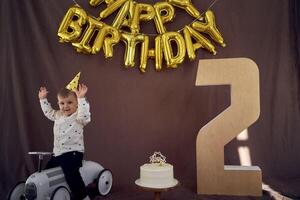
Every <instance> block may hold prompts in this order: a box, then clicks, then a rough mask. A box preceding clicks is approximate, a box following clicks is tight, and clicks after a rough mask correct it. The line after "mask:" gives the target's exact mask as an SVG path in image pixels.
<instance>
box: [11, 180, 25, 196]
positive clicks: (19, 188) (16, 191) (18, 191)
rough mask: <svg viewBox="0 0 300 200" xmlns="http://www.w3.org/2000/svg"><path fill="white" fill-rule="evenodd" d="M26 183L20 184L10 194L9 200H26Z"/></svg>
mask: <svg viewBox="0 0 300 200" xmlns="http://www.w3.org/2000/svg"><path fill="white" fill-rule="evenodd" d="M24 188H25V182H24V181H21V182H18V183H17V184H16V185H15V186H14V187H13V188H12V189H11V190H10V192H9V195H8V198H7V199H8V200H25V196H24Z"/></svg>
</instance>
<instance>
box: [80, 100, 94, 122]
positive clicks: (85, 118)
mask: <svg viewBox="0 0 300 200" xmlns="http://www.w3.org/2000/svg"><path fill="white" fill-rule="evenodd" d="M77 111H78V114H77V120H78V122H79V123H81V124H82V125H84V126H85V125H87V124H88V123H89V122H90V121H91V113H90V104H89V103H88V102H87V101H86V99H85V98H78V110H77Z"/></svg>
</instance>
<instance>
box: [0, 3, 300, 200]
mask: <svg viewBox="0 0 300 200" xmlns="http://www.w3.org/2000/svg"><path fill="white" fill-rule="evenodd" d="M77 2H78V3H79V4H80V5H81V6H82V7H84V9H85V10H87V11H88V12H89V13H91V14H92V15H94V16H97V15H98V13H99V10H100V9H99V8H92V7H90V6H89V5H88V1H84V0H77ZM143 2H148V3H152V4H153V1H150V0H148V1H147V0H145V1H143ZM193 2H194V4H195V6H196V7H197V8H198V9H199V10H200V11H203V10H205V9H206V8H207V7H208V6H209V4H210V3H211V2H212V1H209V0H203V1H196V0H195V1H193ZM299 4H300V3H299V1H298V0H294V1H292V0H291V1H286V0H264V1H261V0H244V1H240V0H227V1H218V2H217V3H216V4H215V5H214V6H213V8H212V10H213V11H214V13H215V15H216V21H217V26H218V28H219V30H220V31H221V33H222V34H223V37H224V39H225V42H226V44H227V47H226V48H222V47H220V46H218V45H217V44H215V43H214V44H215V45H216V50H217V51H218V54H217V55H216V56H213V55H212V54H210V53H208V52H206V51H204V50H198V51H197V58H196V59H195V61H193V62H190V61H188V60H187V59H186V60H185V61H184V63H183V64H181V65H180V66H179V67H178V68H177V69H174V70H169V69H168V70H167V69H164V70H163V71H162V72H156V71H155V70H154V67H153V66H154V62H153V60H150V61H149V64H148V69H147V72H146V73H145V74H141V73H140V72H139V70H138V68H137V67H136V68H132V69H125V68H124V60H123V56H124V49H125V47H124V45H123V44H122V43H120V44H118V45H116V46H115V47H114V57H113V58H112V59H110V60H106V59H105V58H104V56H103V52H100V53H99V54H97V55H93V56H91V55H84V54H78V53H76V51H75V50H74V49H73V47H72V46H71V44H65V43H64V44H62V43H59V42H58V38H57V30H58V26H59V23H60V21H61V20H62V18H63V16H64V14H65V13H66V11H67V9H68V8H69V7H70V6H72V5H73V1H71V0H48V1H45V0H26V1H20V0H1V1H0V42H1V50H0V124H1V129H0V163H1V164H0V177H1V178H0V199H4V197H5V195H6V194H7V193H8V191H9V188H10V187H11V186H12V185H13V184H14V183H16V182H17V181H18V180H25V179H26V177H28V176H29V175H30V174H31V173H33V172H34V171H35V170H36V167H37V166H36V158H32V157H30V156H29V155H28V154H27V153H28V152H29V151H52V146H53V135H52V125H53V124H52V123H51V122H50V121H49V120H47V119H46V118H45V117H44V116H43V114H42V112H41V109H40V106H39V101H38V97H37V92H38V89H39V87H40V86H42V85H44V86H47V88H48V90H49V91H50V94H49V101H50V102H52V105H53V106H54V107H56V98H55V96H56V95H55V94H56V91H58V89H60V88H61V87H63V86H64V85H65V84H67V83H68V82H69V81H70V80H71V79H72V78H73V76H74V75H75V74H76V73H77V72H79V71H81V72H82V77H81V82H83V83H86V84H87V85H88V87H89V91H88V94H87V97H88V100H89V102H90V104H91V112H92V122H91V123H90V124H89V125H88V126H87V127H86V128H85V147H86V149H85V150H86V151H85V159H86V160H93V161H96V162H99V163H100V164H101V165H103V166H104V167H105V168H109V169H110V170H112V172H113V174H114V184H115V185H116V186H118V187H119V188H123V189H126V188H129V187H134V180H136V179H137V178H138V176H139V166H140V165H142V164H143V163H146V162H148V157H149V156H150V155H151V154H152V153H153V152H154V151H161V152H162V153H163V154H164V155H166V156H167V161H168V162H170V163H172V164H173V165H174V170H175V176H176V178H177V179H179V180H180V182H181V183H182V185H183V186H187V187H188V188H191V190H193V191H194V192H196V189H195V188H196V161H195V157H196V153H195V150H196V145H195V142H196V136H197V134H198V131H199V129H200V128H201V127H203V126H204V125H205V124H206V123H208V122H209V121H210V120H211V119H213V118H214V117H215V116H216V115H218V114H219V113H220V112H222V111H223V110H224V109H226V107H228V106H229V105H230V88H229V87H228V86H209V87H208V86H207V87H196V86H195V78H196V72H197V65H198V62H197V61H198V60H199V59H216V58H234V57H248V58H251V59H252V60H254V61H255V62H256V63H257V65H258V67H259V70H260V100H261V114H260V118H259V119H258V121H257V122H255V123H254V124H253V125H252V126H251V127H249V129H248V133H249V139H248V140H247V141H244V142H243V144H241V143H240V142H239V141H237V140H233V141H232V142H230V143H229V144H228V145H226V147H225V162H226V163H225V164H237V165H239V164H240V160H239V156H238V153H237V148H238V147H239V146H241V145H242V146H247V147H248V148H249V151H250V155H251V161H252V164H253V165H258V166H259V167H260V168H261V169H262V173H263V178H264V181H266V180H268V179H269V178H276V179H279V180H283V179H290V180H292V179H296V178H300V170H299V169H300V154H299V152H300V145H299V143H300V119H299V117H300V116H299V99H298V93H299V79H300V76H298V75H297V74H298V70H299V47H300V45H299V44H300V43H299V23H300V20H299ZM293 5H295V6H293ZM101 8H102V7H101ZM293 13H294V14H293ZM176 14H177V15H176V18H175V20H174V22H173V23H170V24H168V25H167V29H168V30H178V29H180V28H182V27H183V26H184V25H185V24H188V23H190V22H191V20H192V19H191V17H189V16H188V15H187V14H186V13H185V12H184V11H182V10H180V9H176ZM291 14H293V19H294V20H292V17H291ZM294 17H296V18H294ZM149 24H151V25H149V26H146V25H145V26H144V25H143V26H142V30H143V31H144V32H147V33H153V32H155V30H154V25H153V23H152V22H149ZM295 24H296V29H295ZM295 30H297V32H296V31H295ZM296 44H297V45H296ZM150 45H152V47H153V46H154V45H153V41H152V43H151V44H150ZM296 46H297V47H298V48H297V49H298V51H297V50H296V48H295V47H296ZM137 64H138V62H137ZM295 66H298V69H297V67H295ZM297 192H298V194H297ZM297 192H295V193H294V194H293V195H299V191H297ZM112 195H113V194H112ZM112 197H113V196H112ZM191 199H192V198H191Z"/></svg>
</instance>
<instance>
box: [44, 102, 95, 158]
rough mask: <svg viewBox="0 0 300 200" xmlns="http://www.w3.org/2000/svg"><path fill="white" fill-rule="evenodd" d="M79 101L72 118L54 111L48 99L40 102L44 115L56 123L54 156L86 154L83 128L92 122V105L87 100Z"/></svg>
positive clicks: (54, 128) (54, 129)
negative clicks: (72, 152) (75, 152)
mask: <svg viewBox="0 0 300 200" xmlns="http://www.w3.org/2000/svg"><path fill="white" fill-rule="evenodd" d="M77 100H78V108H77V111H76V112H75V113H73V114H72V115H70V116H64V115H63V114H62V113H61V111H60V110H54V109H53V108H52V107H51V104H50V103H49V102H48V100H47V99H41V100H40V104H41V108H42V110H43V113H44V115H45V116H46V117H47V118H48V119H50V120H51V121H54V127H53V133H54V147H53V153H54V156H59V155H61V154H63V153H66V152H70V151H79V152H84V140H83V127H84V126H85V125H87V124H88V123H89V122H90V121H91V113H90V105H89V103H88V102H87V101H86V99H85V98H78V99H77Z"/></svg>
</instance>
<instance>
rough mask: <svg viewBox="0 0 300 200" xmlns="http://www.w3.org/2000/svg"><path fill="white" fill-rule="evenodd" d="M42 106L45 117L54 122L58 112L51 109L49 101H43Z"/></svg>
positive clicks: (41, 101)
mask: <svg viewBox="0 0 300 200" xmlns="http://www.w3.org/2000/svg"><path fill="white" fill-rule="evenodd" d="M40 104H41V108H42V111H43V113H44V115H45V116H46V117H47V118H48V119H50V120H51V121H54V120H55V116H56V110H54V109H53V108H52V107H51V104H50V103H49V102H48V100H47V99H41V100H40Z"/></svg>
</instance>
